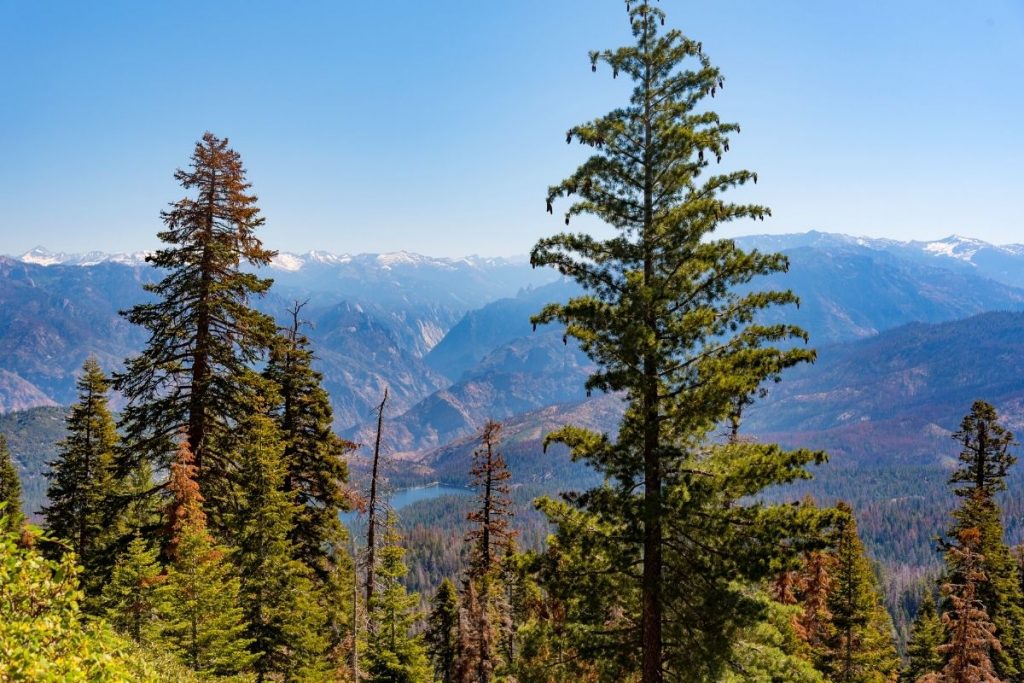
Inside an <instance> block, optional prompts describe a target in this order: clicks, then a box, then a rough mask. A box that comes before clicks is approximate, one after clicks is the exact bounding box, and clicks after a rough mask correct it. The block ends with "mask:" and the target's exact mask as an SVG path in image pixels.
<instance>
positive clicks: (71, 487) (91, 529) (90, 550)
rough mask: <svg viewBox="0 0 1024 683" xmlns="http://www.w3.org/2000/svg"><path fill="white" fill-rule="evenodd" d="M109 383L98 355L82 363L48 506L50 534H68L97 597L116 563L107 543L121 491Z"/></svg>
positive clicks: (53, 464)
mask: <svg viewBox="0 0 1024 683" xmlns="http://www.w3.org/2000/svg"><path fill="white" fill-rule="evenodd" d="M108 391H109V382H108V380H107V378H106V377H105V376H104V374H103V371H102V370H101V369H100V366H99V363H97V362H96V359H95V358H89V359H88V360H87V361H85V365H84V366H83V367H82V376H81V377H80V378H79V380H78V402H77V403H76V404H75V405H74V406H72V408H71V412H70V413H69V414H68V417H67V432H68V435H67V437H66V438H65V439H64V440H63V441H61V442H60V443H59V444H58V455H57V459H56V460H55V461H54V462H51V463H50V471H49V472H47V475H46V476H47V479H49V482H50V485H49V488H48V490H47V498H48V499H49V505H47V506H46V507H44V508H43V515H44V516H45V518H46V526H47V529H48V531H49V532H50V534H52V535H53V536H55V537H57V538H60V539H63V540H64V541H66V542H67V543H68V545H69V546H70V548H71V550H72V551H74V553H75V555H77V557H78V562H79V564H81V566H82V567H83V569H84V572H83V581H82V587H83V589H84V590H85V592H86V594H87V595H90V596H94V595H97V594H98V593H99V589H100V588H101V587H102V586H103V585H104V584H105V583H106V579H107V577H108V576H109V574H110V571H111V569H112V567H111V566H110V565H109V560H110V554H109V553H107V552H105V548H104V546H105V545H106V544H107V543H109V542H110V541H111V540H112V539H111V535H112V534H111V528H112V524H113V519H112V514H111V513H112V511H113V510H114V507H115V501H116V499H117V496H118V494H119V491H118V488H119V485H118V482H117V479H116V478H115V476H114V471H113V468H114V456H115V452H116V449H117V447H118V436H117V429H116V428H115V426H114V419H113V417H112V416H111V414H110V409H109V408H108V407H107V394H108Z"/></svg>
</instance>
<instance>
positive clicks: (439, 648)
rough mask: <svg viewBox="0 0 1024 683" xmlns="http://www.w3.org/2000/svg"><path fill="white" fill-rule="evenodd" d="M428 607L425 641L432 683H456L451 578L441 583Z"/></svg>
mask: <svg viewBox="0 0 1024 683" xmlns="http://www.w3.org/2000/svg"><path fill="white" fill-rule="evenodd" d="M430 604H431V607H430V615H429V617H428V618H427V630H426V632H425V633H424V639H425V641H426V646H427V652H428V654H429V656H430V661H431V662H432V663H433V665H434V680H436V681H440V683H455V681H456V679H455V675H456V670H455V664H456V661H457V658H458V654H459V652H458V637H459V596H458V593H457V592H456V590H455V584H453V583H452V581H451V579H445V580H444V581H442V582H441V585H440V587H438V589H437V592H436V593H435V594H434V598H433V599H432V600H431V601H430Z"/></svg>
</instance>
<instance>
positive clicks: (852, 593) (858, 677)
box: [823, 503, 899, 683]
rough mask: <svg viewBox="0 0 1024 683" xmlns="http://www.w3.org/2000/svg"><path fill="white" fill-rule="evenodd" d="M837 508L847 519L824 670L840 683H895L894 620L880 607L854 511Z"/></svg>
mask: <svg viewBox="0 0 1024 683" xmlns="http://www.w3.org/2000/svg"><path fill="white" fill-rule="evenodd" d="M838 507H839V510H840V511H841V512H843V513H845V517H844V518H843V519H842V521H841V522H840V524H839V527H838V529H837V533H836V540H835V548H834V550H833V551H832V552H833V556H834V564H833V575H832V586H831V590H830V592H829V594H828V609H829V612H830V613H831V628H830V634H829V637H828V639H827V644H828V646H829V655H828V658H827V660H826V661H825V666H824V667H823V669H824V670H825V673H826V674H828V675H829V676H830V680H833V681H836V683H873V682H877V683H884V682H885V681H890V680H893V679H894V677H895V674H896V672H897V669H898V667H899V660H898V659H897V656H896V646H895V643H894V642H893V627H892V620H891V619H890V617H889V614H888V612H886V611H885V607H883V605H882V599H881V595H880V594H879V591H878V585H877V581H876V579H875V575H874V572H873V571H872V569H871V565H870V563H869V561H868V558H867V557H866V555H865V553H864V546H863V544H862V543H861V541H860V538H859V537H858V535H857V523H856V521H855V520H854V518H853V511H852V510H851V509H850V507H849V506H848V505H846V504H845V503H840V504H839V506H838Z"/></svg>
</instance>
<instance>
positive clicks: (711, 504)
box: [531, 0, 827, 683]
mask: <svg viewBox="0 0 1024 683" xmlns="http://www.w3.org/2000/svg"><path fill="white" fill-rule="evenodd" d="M628 11H629V17H630V21H631V24H632V28H633V35H634V38H635V43H634V44H633V45H630V46H627V47H624V48H621V49H618V50H612V51H605V52H594V53H591V62H592V65H593V67H594V69H595V70H596V68H597V63H598V62H599V61H600V62H604V63H606V64H608V65H609V66H610V67H611V70H612V74H613V76H615V75H618V74H624V75H626V76H628V77H629V78H630V79H631V80H632V82H633V84H634V88H633V91H632V95H631V97H630V100H629V103H628V104H626V105H625V106H623V107H621V108H618V109H616V110H614V111H612V112H611V113H609V114H607V115H605V116H603V117H600V118H597V119H595V120H593V121H591V122H589V123H586V124H583V125H579V126H575V127H573V128H572V129H570V130H569V132H568V135H567V141H570V142H571V141H572V140H573V139H575V140H578V141H580V142H581V143H583V144H584V145H587V146H589V147H591V148H592V149H593V150H594V151H593V155H592V156H591V157H590V158H589V159H588V160H586V161H585V162H584V163H583V164H582V165H581V166H580V167H579V168H578V169H577V171H576V172H575V173H574V174H573V175H572V176H570V177H569V178H567V179H566V180H564V181H562V182H561V183H560V184H558V185H555V186H554V187H552V188H550V190H549V192H548V197H547V208H548V211H549V212H553V210H554V208H553V203H554V201H555V200H556V199H558V198H559V197H563V196H575V197H576V198H577V200H576V201H575V202H574V203H573V204H571V206H569V208H568V209H567V211H566V214H565V218H566V222H567V223H568V222H569V220H570V219H571V217H573V216H577V215H581V214H591V215H594V216H596V217H597V218H598V219H600V220H603V221H604V222H606V223H608V224H609V225H610V226H612V227H613V228H615V229H616V230H617V231H618V234H617V235H616V236H615V237H613V238H610V239H607V240H598V239H596V238H594V237H591V236H589V235H586V234H560V235H556V236H554V237H551V238H547V239H543V240H541V241H540V242H539V243H538V244H537V245H536V246H535V247H534V249H533V252H532V255H531V262H532V264H533V265H534V266H549V265H550V266H555V267H556V268H557V269H558V270H559V271H560V272H561V273H562V274H564V275H567V276H569V277H572V278H574V279H575V280H576V281H577V282H579V283H580V284H581V285H582V286H583V287H584V288H585V290H587V291H586V295H584V296H582V297H577V298H574V299H572V300H571V301H570V302H569V303H568V304H566V305H557V304H556V305H550V306H548V307H546V308H545V309H544V310H543V312H542V313H541V314H540V315H538V316H536V317H535V318H534V322H535V323H537V324H542V323H548V322H553V321H558V322H561V323H563V324H565V325H566V328H567V329H566V332H567V335H568V336H572V337H574V338H576V339H578V340H579V341H580V344H581V346H582V348H583V350H584V351H585V352H586V353H587V354H588V355H589V356H590V357H591V358H592V359H593V360H594V361H595V362H596V363H597V365H598V372H597V373H596V374H595V375H593V376H592V377H591V378H590V379H589V381H588V383H587V388H588V390H592V389H597V390H603V391H621V392H624V393H625V395H626V397H627V400H628V409H627V411H626V415H625V418H624V421H623V423H622V425H621V427H620V429H619V431H618V436H617V439H616V440H615V441H612V440H610V439H608V438H607V437H603V436H600V435H596V434H592V433H589V432H584V431H583V430H579V429H571V428H567V429H563V430H561V431H559V432H556V433H555V434H553V435H551V436H550V437H549V439H548V441H549V442H551V441H555V442H562V443H565V444H566V445H568V446H569V447H570V449H571V450H572V452H573V456H574V457H575V458H577V459H582V460H584V461H586V462H588V463H589V464H590V465H592V466H593V467H595V468H596V469H598V470H599V471H601V472H602V473H604V474H605V475H606V478H607V481H608V485H607V486H606V487H605V488H602V489H597V490H594V491H591V492H589V493H587V494H584V495H582V496H579V497H578V498H576V499H574V501H573V505H574V506H575V507H576V508H577V509H578V510H579V511H582V512H584V513H585V517H586V519H585V520H577V519H576V517H575V513H574V512H573V511H570V510H567V509H565V507H564V506H563V507H558V506H556V505H554V504H551V503H546V504H545V507H546V509H547V511H548V512H549V513H550V514H552V515H553V516H554V517H555V519H554V521H557V522H558V523H559V524H560V525H562V527H563V528H562V534H561V536H562V537H561V538H560V539H559V543H558V552H559V553H561V554H562V557H563V559H567V558H570V557H572V558H573V559H574V560H576V561H578V563H579V566H578V567H572V568H569V567H563V568H562V569H563V570H564V571H562V574H563V576H565V575H572V576H573V577H574V578H575V579H577V581H576V588H575V589H573V588H572V587H571V586H569V585H567V584H564V585H563V586H562V588H564V589H565V590H566V591H570V593H567V594H566V596H565V597H570V598H571V597H572V595H571V591H573V590H575V592H576V598H574V599H573V604H571V605H570V609H571V610H572V611H574V612H575V611H576V608H577V607H578V608H579V610H578V613H576V614H573V615H572V616H571V618H572V619H573V620H574V621H577V623H580V622H582V623H580V625H581V626H583V625H585V627H584V628H583V629H582V631H580V630H578V631H577V632H579V633H581V641H587V644H586V647H587V648H589V649H591V650H593V651H601V652H603V654H602V655H601V656H605V657H608V658H611V659H614V660H617V661H618V662H619V663H620V668H621V669H622V671H630V670H632V668H633V667H638V668H639V669H640V670H641V671H642V679H643V681H644V683H655V682H659V681H662V680H663V679H664V678H665V677H666V676H668V677H669V678H674V677H678V676H681V675H683V673H682V672H686V673H687V675H690V676H701V675H706V676H707V677H709V678H713V677H716V676H717V675H718V671H719V670H720V669H721V668H722V667H723V666H725V665H726V662H727V661H728V660H729V649H730V647H731V642H732V639H731V636H730V634H731V632H733V631H734V630H735V629H736V628H739V627H742V626H744V625H745V624H747V623H750V621H751V620H752V619H755V620H756V619H757V618H758V617H757V615H758V614H759V612H761V610H760V609H759V608H758V607H757V604H756V603H755V602H754V601H752V600H751V599H750V598H749V597H748V596H745V595H743V594H742V591H739V590H738V589H737V583H736V581H737V580H739V579H741V578H748V579H756V580H760V579H761V578H763V577H764V574H765V573H766V572H767V569H768V565H769V564H770V563H771V559H772V555H773V554H778V553H780V552H789V551H790V550H789V549H790V548H792V547H795V546H797V545H799V544H786V543H777V542H775V543H768V542H767V538H768V536H769V535H770V534H774V535H775V539H776V540H777V539H778V538H787V537H790V536H791V535H792V534H793V533H795V532H803V531H805V530H808V529H810V528H812V527H816V526H817V525H818V524H819V522H818V521H814V520H812V519H811V518H812V517H814V516H816V515H818V514H819V513H818V512H817V511H814V510H810V509H806V508H804V507H803V506H798V507H797V509H796V510H787V511H782V510H769V509H768V508H766V507H761V506H748V505H746V504H740V501H743V500H745V497H747V496H754V495H756V494H757V493H758V492H759V491H760V490H761V488H763V487H765V486H770V485H774V484H777V483H782V482H784V481H788V480H790V479H793V478H795V477H800V476H805V475H804V474H803V472H804V469H803V467H804V465H805V464H806V463H808V462H810V461H813V460H815V459H816V458H818V459H820V457H821V456H820V454H812V453H809V452H806V451H800V452H797V453H782V452H781V451H779V449H777V448H774V447H770V446H762V445H758V444H751V443H734V444H731V445H730V446H729V448H728V449H713V448H704V447H703V445H704V444H705V443H706V440H707V438H708V437H710V436H711V435H712V432H713V430H714V429H715V428H716V426H717V425H719V424H721V423H723V422H724V421H726V420H727V419H729V418H730V417H733V416H734V415H735V414H736V407H737V406H742V405H744V404H745V403H746V402H748V399H749V398H751V397H753V396H755V395H756V394H757V392H758V388H759V387H760V386H761V385H762V383H763V382H764V381H766V380H769V379H774V378H777V377H778V375H779V373H781V371H782V370H784V369H785V368H787V367H790V366H792V365H795V364H797V363H800V362H803V361H807V360H810V359H812V358H813V352H811V351H809V350H804V349H800V348H796V347H794V346H792V345H789V346H788V350H779V349H777V348H773V347H771V346H770V344H772V343H786V344H788V343H789V342H790V341H791V340H794V339H796V340H802V339H805V338H806V335H805V333H804V332H803V331H801V330H799V329H798V328H795V327H792V326H789V325H784V324H764V323H760V322H756V321H759V320H763V319H764V316H762V315H760V314H761V313H762V312H763V311H764V310H765V309H768V308H771V307H774V306H776V305H785V304H791V303H795V302H796V297H795V296H794V295H793V294H792V293H791V292H780V291H767V292H765V291H757V290H756V289H749V288H746V286H747V285H748V283H750V281H751V280H753V279H754V278H755V277H757V276H761V275H768V274H772V273H777V272H781V271H784V270H785V269H786V268H787V261H786V259H785V257H783V256H781V255H778V254H762V253H759V252H757V251H752V252H744V251H742V250H741V249H739V248H738V247H737V246H736V244H735V243H734V242H732V241H730V240H708V239H706V238H707V236H708V235H709V234H710V233H711V232H712V231H713V230H714V229H715V228H716V226H718V225H720V224H723V223H728V222H731V221H733V220H737V219H742V218H762V219H763V218H764V216H766V215H769V210H768V209H767V208H765V207H763V206H759V205H745V204H734V203H729V202H726V201H724V200H723V199H722V198H721V195H722V194H723V193H724V192H726V191H727V190H729V189H731V188H735V187H737V186H741V185H745V184H747V183H748V182H750V181H756V175H755V174H754V173H751V172H749V171H734V172H730V173H725V174H719V175H710V176H708V175H706V174H707V167H708V165H709V164H710V163H711V160H712V158H715V159H719V160H720V158H721V156H722V154H723V153H725V152H726V151H727V150H728V148H729V142H730V140H729V138H730V136H731V135H732V134H733V133H738V131H739V126H737V125H735V124H730V123H723V122H721V121H720V119H719V117H718V116H717V115H716V114H715V113H714V112H712V111H709V110H707V109H706V105H705V102H704V100H705V98H706V97H707V96H709V95H714V94H716V93H717V91H718V90H720V89H721V87H722V85H723V77H722V75H721V74H720V73H719V71H718V70H717V69H716V68H715V67H714V66H712V64H711V62H710V60H709V59H708V58H707V56H706V55H704V53H703V50H702V47H701V44H700V43H698V42H697V41H695V40H692V39H689V38H687V37H685V36H684V35H683V34H682V33H681V32H679V31H676V30H668V31H664V32H660V29H659V25H660V24H662V23H663V21H664V14H663V13H662V12H661V10H659V9H657V8H655V7H653V6H652V4H651V3H650V2H648V1H647V0H643V1H641V2H637V3H635V4H634V5H632V6H630V7H629V8H628ZM689 65H692V67H690V66H689ZM740 288H744V289H745V292H746V293H742V294H741V293H739V291H738V290H739V289H740ZM712 461H713V462H712ZM723 489H724V490H728V491H729V494H726V495H723V494H722V493H721V492H722V490H723ZM741 491H742V493H741V494H740V497H738V498H735V499H729V498H728V497H727V496H728V495H732V494H738V493H740V492H741ZM746 499H747V500H749V498H746ZM826 516H827V515H826ZM748 525H751V526H752V527H753V528H751V526H748ZM768 527H771V531H768ZM755 529H756V530H755ZM570 532H571V533H570ZM709 534H711V535H709ZM761 534H764V536H761ZM753 538H756V539H757V540H752V539H753ZM709 540H710V542H711V545H712V546H713V547H711V548H709V547H707V546H706V545H705V544H706V542H708V541H709ZM566 544H570V545H572V544H583V545H585V546H586V547H587V552H576V551H575V550H573V551H572V552H569V548H568V547H567V546H566ZM755 547H756V548H757V552H758V553H762V552H763V553H766V555H765V556H764V557H758V558H754V557H752V556H751V555H750V554H749V553H750V550H749V549H753V548H755ZM733 551H736V552H735V554H734V553H733ZM738 557H742V558H743V559H742V560H739V559H734V558H738ZM747 558H749V559H750V560H751V561H750V562H747ZM582 576H586V577H588V578H587V580H582ZM612 576H614V577H615V580H614V581H613V580H610V579H609V578H608V577H612ZM606 583H607V585H606ZM583 592H586V593H587V596H586V597H584V596H583V595H582V593H583ZM560 597H561V596H560ZM598 597H603V598H607V599H606V601H605V604H603V605H599V604H597V598H598ZM632 615H637V616H639V619H635V618H633V616H632ZM595 654H600V652H596V653H595ZM636 660H639V661H636ZM609 675H610V676H614V675H620V674H612V673H610V674H609Z"/></svg>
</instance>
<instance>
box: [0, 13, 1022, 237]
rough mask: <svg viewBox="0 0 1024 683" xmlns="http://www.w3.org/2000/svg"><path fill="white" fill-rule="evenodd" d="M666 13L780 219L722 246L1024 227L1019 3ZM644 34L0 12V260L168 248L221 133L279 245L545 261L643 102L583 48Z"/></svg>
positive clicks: (569, 18)
mask: <svg viewBox="0 0 1024 683" xmlns="http://www.w3.org/2000/svg"><path fill="white" fill-rule="evenodd" d="M662 6H663V8H664V9H665V10H666V11H667V12H668V16H669V23H670V24H671V25H673V26H676V27H679V28H681V29H682V30H683V31H685V32H686V33H687V34H689V35H691V36H692V37H694V38H696V39H698V40H701V41H702V42H703V43H704V47H705V51H706V52H707V53H708V54H709V55H710V56H711V57H712V59H713V60H714V61H715V63H716V64H718V65H719V66H720V67H721V68H722V69H723V72H724V73H725V76H726V79H727V82H726V88H725V90H724V92H723V93H722V94H721V95H720V96H719V97H717V98H716V99H715V100H714V105H715V107H716V108H717V110H718V111H719V112H720V113H721V114H722V116H723V117H724V118H726V119H730V120H734V121H737V122H739V123H740V124H741V125H742V128H743V133H742V135H740V136H738V137H737V138H736V139H735V140H734V142H733V145H732V149H733V152H732V153H731V154H730V155H729V156H728V158H727V159H726V161H725V162H723V165H724V166H725V165H728V166H744V167H747V168H751V169H752V170H756V171H757V172H758V173H759V176H760V178H761V182H760V183H759V184H758V185H757V186H756V188H753V191H751V192H747V191H744V192H745V194H744V195H743V198H750V199H756V200H757V201H758V202H761V203H765V204H767V205H769V206H771V207H772V208H773V210H774V214H775V217H774V218H773V219H772V220H770V221H767V222H765V223H758V224H756V225H754V224H738V225H736V226H732V227H729V228H727V229H726V230H725V232H724V234H726V235H732V234H744V233H750V232H792V231H803V230H807V229H812V228H814V229H820V230H829V231H837V232H849V233H856V234H867V235H876V236H888V237H894V238H900V239H930V238H938V237H942V236H945V235H947V234H950V233H954V232H955V233H960V234H967V235H972V236H977V237H981V238H984V239H988V240H990V241H994V242H1001V243H1005V242H1024V211H1022V208H1024V207H1022V203H1024V202H1022V198H1024V2H1022V0H977V1H975V2H970V3H965V2H952V1H951V0H944V1H940V2H936V1H935V0H930V1H927V2H925V1H918V0H889V1H887V2H883V1H880V0H859V1H857V2H831V1H829V2H811V1H810V0H802V1H799V2H798V1H795V0H774V1H772V2H768V1H766V0H742V1H741V0H714V1H713V2H712V1H711V0H703V1H701V2H697V0H662ZM628 40H629V32H628V24H627V22H626V18H625V10H624V6H623V3H622V2H621V0H572V1H570V0H488V1H486V2H481V1H480V0H430V1H429V2H425V1H424V0H415V1H413V0H408V1H406V0H402V1H398V0H394V1H391V2H358V3H357V2H289V3H281V2H253V1H246V2H243V1H241V0H235V1H231V0H224V1H218V2H193V3H189V2H174V3H170V2H137V1H131V2H102V3H100V2H96V3H91V2H90V3H85V2H71V1H68V2H58V1H48V2H31V1H30V0H0V77H2V80H0V236H2V239H0V253H17V252H20V251H22V250H25V249H28V248H30V247H32V246H35V245H36V244H43V245H46V246H48V247H50V248H51V249H55V250H57V249H59V250H66V251H82V250H88V249H103V250H108V251H113V250H134V249H144V248H151V247H153V246H154V245H155V243H156V242H155V237H154V234H155V232H156V230H157V229H158V228H159V220H158V215H159V212H160V210H161V209H162V208H163V207H164V206H165V205H166V204H167V203H168V202H170V201H172V200H174V199H176V198H177V197H178V196H179V194H180V191H179V189H178V188H177V187H176V186H175V184H174V181H173V178H172V173H173V171H174V169H175V168H176V167H178V166H180V165H183V164H184V163H185V162H186V160H187V158H188V155H189V153H190V150H191V147H192V145H193V143H194V142H195V140H197V139H198V138H199V137H200V136H201V135H202V133H203V131H205V130H211V131H213V132H215V133H216V134H218V135H221V136H227V137H229V138H231V140H232V143H233V145H234V146H235V147H236V149H238V151H239V152H240V153H241V154H242V157H243V159H244V160H245V162H246V164H247V166H248V168H249V175H250V179H251V181H252V182H253V184H254V187H255V190H256V192H257V194H259V196H260V200H261V206H262V208H263V211H264V214H265V216H266V218H267V226H266V228H265V230H264V232H263V238H264V241H265V243H266V244H267V245H268V246H270V247H273V248H277V249H282V250H289V251H302V250H306V249H311V248H319V249H328V250H331V251H337V252H363V251H391V250H398V249H407V250H410V251H418V252H421V253H426V254H432V255H462V254H469V253H480V254H487V255H508V254H521V253H525V252H527V251H528V250H529V248H530V246H531V245H532V244H533V242H534V241H535V240H536V239H537V238H538V237H540V236H542V235H546V234H550V233H552V232H555V231H557V230H559V229H561V228H562V227H563V226H562V224H561V221H560V220H559V218H558V217H557V212H556V216H554V217H552V216H548V215H547V214H546V213H544V201H543V199H544V194H545V189H546V187H547V186H548V185H549V184H551V183H553V182H557V181H558V180H560V179H561V178H562V177H564V176H565V175H568V174H569V173H570V172H571V171H572V169H573V168H574V167H575V164H576V163H578V162H579V161H580V160H581V159H582V152H581V150H580V149H578V148H576V147H575V146H573V147H568V146H566V145H565V143H564V135H565V131H566V129H567V128H569V127H570V126H572V125H573V124H574V123H577V122H580V121H583V120H586V119H589V118H592V117H594V116H596V115H598V114H601V113H603V112H604V111H606V110H607V109H609V108H611V107H613V106H615V105H617V104H618V103H620V102H622V101H623V99H624V97H625V95H626V92H627V84H625V83H624V82H623V81H622V79H619V80H616V81H613V80H612V79H611V76H610V74H607V73H606V72H603V71H599V72H598V73H597V74H592V73H591V72H590V68H589V63H588V60H587V54H586V53H587V51H588V50H589V49H595V48H606V47H616V46H618V45H620V44H623V43H625V42H628ZM576 227H579V226H576ZM589 227H592V228H593V229H595V230H600V228H599V227H598V226H589Z"/></svg>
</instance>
